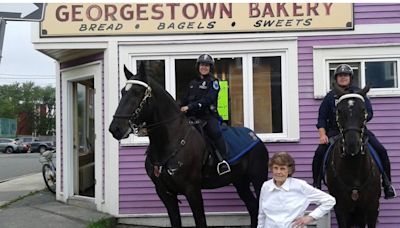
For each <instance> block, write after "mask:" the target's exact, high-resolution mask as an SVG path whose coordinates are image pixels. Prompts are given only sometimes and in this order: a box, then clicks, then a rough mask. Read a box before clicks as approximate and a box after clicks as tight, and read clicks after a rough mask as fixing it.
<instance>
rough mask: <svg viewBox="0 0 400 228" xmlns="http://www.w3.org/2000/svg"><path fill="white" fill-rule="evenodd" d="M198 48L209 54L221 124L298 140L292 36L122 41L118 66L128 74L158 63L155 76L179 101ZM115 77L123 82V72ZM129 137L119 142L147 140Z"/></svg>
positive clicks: (265, 136) (272, 137)
mask: <svg viewBox="0 0 400 228" xmlns="http://www.w3.org/2000/svg"><path fill="white" fill-rule="evenodd" d="M243 47H245V48H243ZM260 47H262V48H264V49H260ZM201 53H209V54H211V55H212V56H213V57H214V60H215V66H214V77H216V78H218V79H219V81H220V87H221V90H220V93H219V100H218V112H219V113H220V115H221V116H222V117H223V120H224V122H225V123H226V124H228V125H230V126H238V127H240V126H244V127H248V128H250V129H253V130H254V131H255V132H256V133H257V135H258V136H259V137H260V138H261V139H262V140H263V141H264V142H267V141H269V142H278V141H280V142H286V141H287V142H293V141H298V140H299V134H300V132H299V111H298V79H297V42H296V40H279V41H271V40H268V41H257V42H254V41H252V42H240V45H239V43H235V42H233V43H229V42H228V43H224V45H221V44H220V43H218V42H217V43H204V44H203V43H199V44H165V45H161V46H160V45H151V44H148V45H135V46H123V47H121V49H120V59H121V62H120V66H121V68H122V67H123V65H124V64H125V65H127V66H131V68H132V72H133V73H135V72H136V67H137V66H136V65H139V64H142V63H144V64H146V65H149V64H150V65H151V67H150V68H159V69H158V72H160V73H159V74H158V76H157V78H159V79H156V80H159V82H160V83H164V85H165V89H166V90H167V91H168V92H169V93H170V94H171V95H172V97H174V98H175V99H176V100H177V102H178V103H180V102H181V100H182V98H183V96H184V95H185V94H186V92H187V89H188V88H187V87H188V84H189V82H190V81H191V80H192V79H194V78H195V77H196V76H197V75H198V72H197V71H196V69H195V64H196V59H197V57H198V56H199V54H201ZM121 72H123V71H121V69H120V74H121ZM120 80H121V81H120V86H123V85H124V84H125V78H124V76H123V75H120ZM130 138H131V139H129V140H124V141H123V142H122V145H124V146H125V145H128V146H129V145H141V144H147V143H148V139H146V137H136V136H135V137H130Z"/></svg>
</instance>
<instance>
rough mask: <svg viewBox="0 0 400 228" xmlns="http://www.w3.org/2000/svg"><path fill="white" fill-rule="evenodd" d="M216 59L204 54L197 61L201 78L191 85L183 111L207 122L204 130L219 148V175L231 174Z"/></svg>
mask: <svg viewBox="0 0 400 228" xmlns="http://www.w3.org/2000/svg"><path fill="white" fill-rule="evenodd" d="M213 69H214V59H213V58H212V57H211V56H210V55H208V54H202V55H200V56H199V58H198V59H197V61H196V70H197V71H198V72H199V77H196V78H195V79H193V80H192V81H191V82H190V83H189V90H188V92H187V94H186V96H185V97H184V98H183V101H182V107H181V111H182V112H186V114H187V115H188V116H194V117H196V118H199V119H201V120H203V121H205V122H206V125H205V126H204V130H205V132H206V134H207V135H208V136H209V137H210V138H211V139H212V140H213V141H214V145H215V147H216V148H217V152H216V155H217V156H216V157H217V159H218V165H217V171H218V174H219V175H223V174H225V173H227V172H230V167H229V164H228V163H227V162H226V161H225V160H224V159H225V158H226V156H227V152H226V146H225V141H224V139H223V137H222V133H221V129H220V125H219V121H218V117H219V114H218V110H217V100H218V93H219V90H220V88H219V82H218V80H217V79H215V78H214V76H213V74H212V72H213Z"/></svg>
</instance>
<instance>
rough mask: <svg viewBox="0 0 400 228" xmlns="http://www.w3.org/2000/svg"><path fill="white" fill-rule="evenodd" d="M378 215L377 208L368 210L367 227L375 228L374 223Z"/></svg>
mask: <svg viewBox="0 0 400 228" xmlns="http://www.w3.org/2000/svg"><path fill="white" fill-rule="evenodd" d="M378 215H379V210H378V209H373V210H370V211H369V213H368V217H367V225H368V228H375V227H376V223H377V221H378Z"/></svg>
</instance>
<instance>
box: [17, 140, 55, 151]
mask: <svg viewBox="0 0 400 228" xmlns="http://www.w3.org/2000/svg"><path fill="white" fill-rule="evenodd" d="M17 140H19V141H21V142H23V143H26V144H28V146H29V149H30V152H40V153H43V152H45V151H46V150H54V149H55V148H54V145H53V142H51V141H42V140H39V139H38V138H35V137H20V138H18V139H17Z"/></svg>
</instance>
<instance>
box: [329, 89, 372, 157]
mask: <svg viewBox="0 0 400 228" xmlns="http://www.w3.org/2000/svg"><path fill="white" fill-rule="evenodd" d="M349 98H357V99H360V100H361V101H362V102H363V104H365V99H364V97H363V96H361V95H360V94H356V93H350V94H345V95H343V96H341V97H340V98H339V100H338V102H337V104H336V106H337V105H338V104H339V103H340V102H341V101H343V100H346V99H349ZM367 116H368V113H367V111H366V110H364V122H363V125H362V127H361V128H355V127H349V128H343V126H342V125H341V124H340V122H339V112H338V110H337V109H336V123H337V126H338V128H339V132H340V135H341V138H342V152H341V157H344V156H345V155H346V153H345V138H344V134H345V133H346V132H348V131H356V132H359V133H360V141H361V143H360V145H361V148H360V151H361V155H365V150H364V144H365V141H364V140H363V139H364V137H363V136H364V132H365V126H366V123H367ZM351 155H352V156H354V154H353V153H352V154H351Z"/></svg>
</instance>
